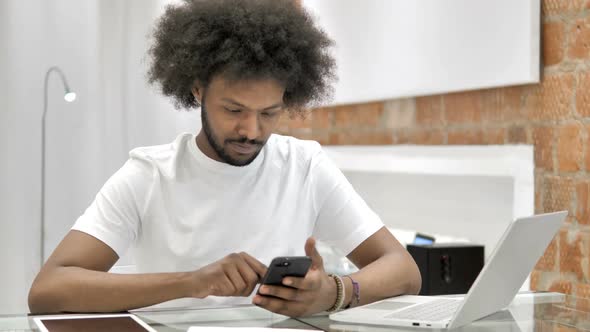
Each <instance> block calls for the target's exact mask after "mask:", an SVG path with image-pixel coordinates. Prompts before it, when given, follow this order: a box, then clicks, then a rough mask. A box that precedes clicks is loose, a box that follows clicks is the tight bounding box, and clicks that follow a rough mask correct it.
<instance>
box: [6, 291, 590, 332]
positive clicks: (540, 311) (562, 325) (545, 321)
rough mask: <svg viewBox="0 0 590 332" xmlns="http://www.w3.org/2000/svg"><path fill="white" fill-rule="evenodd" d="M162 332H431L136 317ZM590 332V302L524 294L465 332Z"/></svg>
mask: <svg viewBox="0 0 590 332" xmlns="http://www.w3.org/2000/svg"><path fill="white" fill-rule="evenodd" d="M133 313H134V314H136V315H137V316H139V317H140V318H141V319H143V320H144V321H145V322H147V323H148V324H149V325H151V326H152V327H153V328H154V329H156V330H157V331H166V332H169V331H186V330H188V328H189V327H190V326H232V327H273V328H292V329H307V330H325V331H392V330H393V331H404V330H405V331H414V332H416V331H427V330H421V329H410V328H408V329H403V328H391V327H380V326H372V325H356V324H345V323H339V322H335V321H331V320H330V319H329V318H328V317H327V316H314V317H308V318H300V319H290V318H288V317H285V316H281V315H277V314H273V313H271V312H268V311H266V310H264V309H261V308H258V307H255V306H240V307H231V308H211V309H204V308H199V309H178V310H171V309H166V310H137V311H133ZM482 330H484V331H511V332H512V331H523V332H524V331H560V332H565V331H567V332H569V331H572V332H573V331H590V299H583V298H576V297H572V296H563V295H561V294H556V293H536V294H519V295H518V296H517V297H516V298H515V300H514V301H513V302H512V304H511V305H510V306H509V307H508V308H507V310H503V311H501V312H498V313H496V314H493V315H491V316H489V317H487V318H484V319H482V320H479V321H477V322H474V323H472V324H470V325H468V326H466V327H464V328H462V329H460V331H482ZM0 331H3V332H4V331H19V332H20V331H36V328H35V324H34V322H33V320H32V317H30V316H27V315H26V314H22V315H0Z"/></svg>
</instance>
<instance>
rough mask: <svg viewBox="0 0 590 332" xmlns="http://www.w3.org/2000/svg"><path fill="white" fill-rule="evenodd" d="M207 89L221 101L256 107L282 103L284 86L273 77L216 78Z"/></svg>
mask: <svg viewBox="0 0 590 332" xmlns="http://www.w3.org/2000/svg"><path fill="white" fill-rule="evenodd" d="M207 90H208V91H209V92H210V93H211V94H215V98H216V99H219V100H221V101H224V102H229V103H234V104H241V105H243V106H247V107H256V108H267V107H270V106H277V104H282V101H283V94H284V92H285V88H284V86H283V85H282V84H281V83H280V82H278V81H277V80H274V79H247V80H226V79H223V78H218V79H215V80H212V81H211V84H210V85H209V87H208V89H207Z"/></svg>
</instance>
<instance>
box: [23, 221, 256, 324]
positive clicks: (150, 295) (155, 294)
mask: <svg viewBox="0 0 590 332" xmlns="http://www.w3.org/2000/svg"><path fill="white" fill-rule="evenodd" d="M118 259H119V257H118V256H117V254H116V253H115V252H114V251H113V250H112V249H111V248H110V247H109V246H107V245H106V244H105V243H103V242H102V241H100V240H98V239H96V238H94V237H92V236H90V235H88V234H86V233H83V232H79V231H70V232H69V233H68V234H67V235H66V237H65V238H64V239H63V240H62V242H61V243H60V244H59V246H58V247H57V248H56V249H55V251H54V252H53V254H52V255H51V257H49V259H48V260H47V262H46V263H45V265H44V266H43V268H42V269H41V271H40V272H39V274H38V275H37V278H35V281H34V282H33V285H32V286H31V290H30V292H29V308H30V310H31V312H32V313H56V312H117V311H124V310H130V309H135V308H140V307H145V306H149V305H153V304H157V303H161V302H164V301H168V300H173V299H177V298H182V297H198V298H204V297H207V296H209V295H218V296H248V295H249V294H250V293H252V290H253V289H254V287H255V286H256V283H257V282H258V281H259V280H260V276H261V275H264V273H265V271H266V267H265V266H264V265H263V264H262V263H260V262H258V261H257V260H256V259H254V258H252V257H251V256H249V255H248V254H245V253H240V254H232V255H229V256H226V257H225V258H223V259H222V260H220V261H217V262H215V263H213V264H210V265H207V266H205V267H203V268H201V269H199V270H197V271H194V272H179V273H152V274H113V273H108V272H107V271H108V270H109V269H110V268H111V267H112V266H113V265H114V264H115V262H116V261H117V260H118Z"/></svg>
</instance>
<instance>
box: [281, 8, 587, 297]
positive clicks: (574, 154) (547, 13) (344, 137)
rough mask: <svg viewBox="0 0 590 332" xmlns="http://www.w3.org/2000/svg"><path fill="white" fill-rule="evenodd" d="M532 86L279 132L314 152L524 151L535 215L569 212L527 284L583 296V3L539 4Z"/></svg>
mask: <svg viewBox="0 0 590 332" xmlns="http://www.w3.org/2000/svg"><path fill="white" fill-rule="evenodd" d="M542 13H543V19H542V22H543V23H542V28H543V48H542V52H543V62H544V64H545V65H544V68H543V73H542V76H543V79H542V82H541V84H536V85H527V86H518V87H506V88H498V89H486V90H478V91H471V92H461V93H452V94H444V95H436V96H427V97H419V98H410V99H402V100H388V101H380V102H373V103H368V104H359V105H347V106H339V107H332V108H323V109H317V110H314V111H313V112H312V113H311V114H310V115H309V116H308V117H307V118H306V119H305V120H301V119H288V118H286V119H284V120H283V122H282V124H281V126H280V128H279V132H281V133H284V134H290V135H293V136H296V137H301V138H305V139H315V140H317V141H319V142H320V143H322V144H434V145H440V144H443V145H452V144H518V143H524V144H533V145H534V150H535V191H536V192H535V211H536V212H537V213H542V212H551V211H556V210H561V209H567V210H569V212H570V213H569V216H568V218H567V221H566V223H565V224H564V225H563V227H562V229H561V231H560V233H559V234H558V235H557V236H556V237H555V239H554V240H553V242H552V243H551V245H550V246H549V248H548V249H547V251H546V252H545V255H544V256H543V258H541V259H540V260H539V262H538V263H537V265H536V267H535V269H534V271H533V273H532V277H531V285H532V287H533V288H534V289H537V290H552V291H560V292H566V293H573V294H577V295H578V296H583V297H590V177H589V174H590V143H589V138H590V0H543V1H542Z"/></svg>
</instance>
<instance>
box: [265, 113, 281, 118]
mask: <svg viewBox="0 0 590 332" xmlns="http://www.w3.org/2000/svg"><path fill="white" fill-rule="evenodd" d="M277 114H278V113H276V112H273V113H270V112H262V116H265V117H267V118H272V117H273V116H275V115H277Z"/></svg>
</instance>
